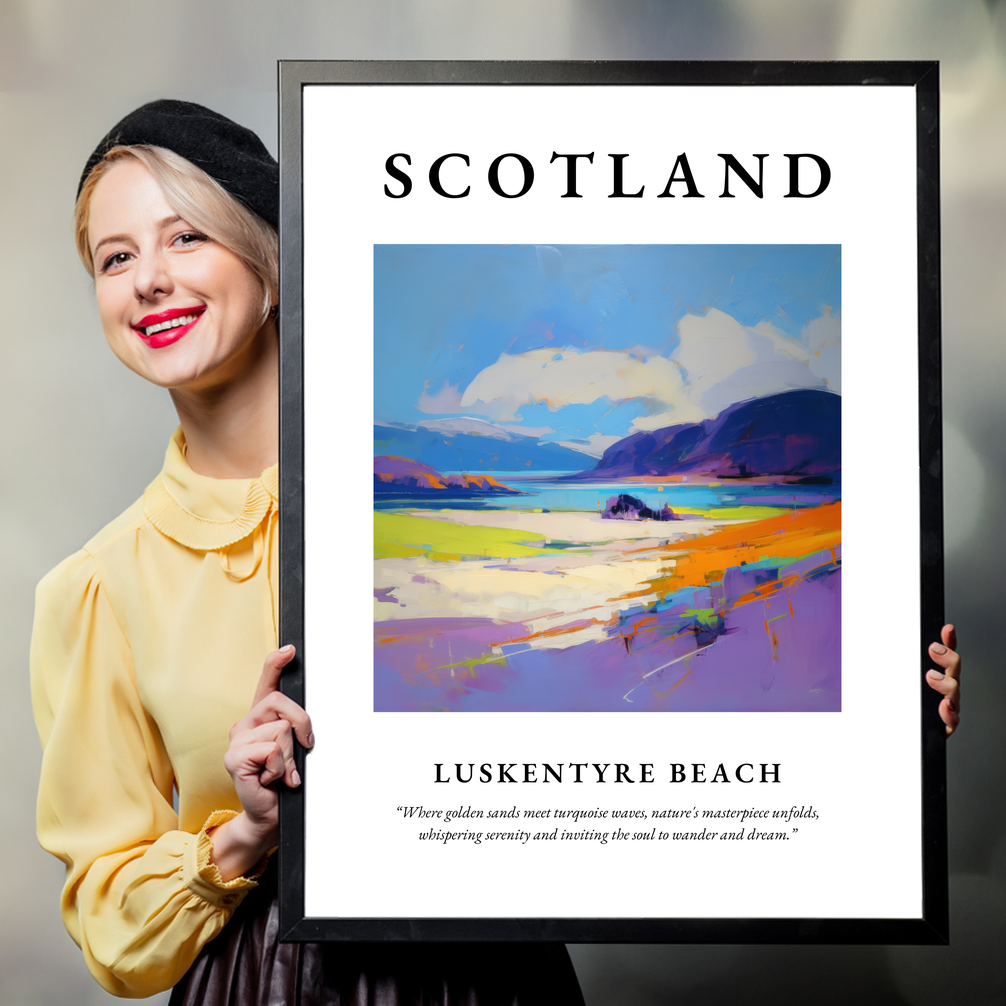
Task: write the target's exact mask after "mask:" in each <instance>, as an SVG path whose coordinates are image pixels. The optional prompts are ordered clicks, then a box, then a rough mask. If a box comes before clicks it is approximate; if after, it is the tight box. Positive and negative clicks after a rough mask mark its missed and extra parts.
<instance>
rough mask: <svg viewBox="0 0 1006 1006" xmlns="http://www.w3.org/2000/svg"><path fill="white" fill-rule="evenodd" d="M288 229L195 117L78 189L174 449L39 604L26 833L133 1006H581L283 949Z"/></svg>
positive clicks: (126, 347)
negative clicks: (279, 641) (281, 332)
mask: <svg viewBox="0 0 1006 1006" xmlns="http://www.w3.org/2000/svg"><path fill="white" fill-rule="evenodd" d="M277 221H278V172H277V166H276V163H275V161H274V160H273V159H272V158H271V157H270V155H269V154H268V152H267V151H266V149H265V147H264V146H263V145H262V143H261V141H260V140H259V139H258V137H256V136H255V135H254V134H253V133H251V132H250V131H249V130H246V129H244V128H242V127H241V126H238V125H237V124H236V123H233V122H231V121H230V120H229V119H226V118H224V117H223V116H219V115H217V114H216V113H213V112H211V111H209V110H208V109H205V108H202V107H200V106H198V105H192V104H189V103H187V102H178V101H159V102H153V103H152V104H150V105H145V106H144V107H142V108H140V109H138V110H137V111H135V112H133V113H131V114H130V115H129V116H127V117H126V118H125V119H123V120H122V121H121V122H120V123H118V125H117V126H115V127H114V129H113V130H112V131H111V132H110V133H109V134H108V135H107V136H106V137H105V138H104V140H102V142H101V144H99V146H98V148H97V150H96V151H95V152H94V154H93V155H92V157H91V158H90V160H89V161H88V164H87V166H86V167H85V170H84V174H83V176H82V179H81V185H80V189H79V191H78V201H77V211H76V236H77V246H78V251H79V253H80V255H81V258H82V260H83V262H84V264H85V266H86V267H87V268H88V270H89V272H91V275H92V276H93V277H94V283H95V293H96V296H97V301H98V308H99V313H100V315H101V321H102V327H103V328H104V331H105V336H106V338H107V340H108V343H109V345H110V346H111V348H112V350H113V351H114V352H115V354H116V355H117V356H118V357H119V359H120V360H122V362H123V363H125V365H126V366H127V367H129V368H130V369H131V370H133V371H134V372H136V373H137V374H139V375H140V376H141V377H144V378H146V379H147V380H149V381H152V382H153V383H155V384H157V385H159V386H161V387H164V388H167V389H168V391H169V393H170V394H171V397H172V401H173V403H174V405H175V408H176V410H177V412H178V417H179V422H180V426H179V429H178V430H177V431H176V433H175V435H174V436H173V437H172V439H171V442H170V444H169V446H168V451H167V455H166V458H165V464H164V469H163V470H162V472H161V474H160V475H159V476H158V477H157V478H156V479H155V480H154V482H153V483H151V485H150V486H149V487H148V488H147V490H146V492H145V493H144V495H143V497H142V499H140V500H139V501H137V503H135V504H134V505H133V506H132V507H130V508H129V509H128V510H127V511H126V512H125V513H124V514H122V515H121V516H120V517H119V518H117V519H116V520H115V521H113V522H112V523H111V524H109V525H108V526H107V527H106V528H104V529H103V530H102V531H100V532H99V533H98V534H97V535H96V536H95V537H94V538H92V539H91V541H90V542H88V543H87V544H86V545H85V546H84V548H83V549H82V550H81V551H80V552H78V553H76V554H75V555H73V556H70V557H69V558H68V559H67V560H66V561H64V562H63V563H62V564H60V566H58V567H57V568H56V569H55V570H53V572H52V573H50V574H49V575H48V576H47V577H46V578H45V579H44V580H43V581H42V583H41V584H40V585H39V589H38V596H37V602H36V620H35V629H34V634H33V638H32V692H33V702H34V706H35V716H36V722H37V724H38V728H39V734H40V736H41V739H42V743H43V746H44V756H43V764H42V779H41V785H40V792H39V803H38V831H39V839H40V841H41V843H42V845H43V846H44V847H45V848H46V849H47V850H49V851H50V852H52V853H53V854H54V855H56V856H58V857H59V858H60V859H61V860H62V861H63V862H64V863H65V864H66V884H65V886H64V889H63V896H62V910H63V918H64V921H65V923H66V926H67V929H68V930H69V932H70V934H71V936H72V937H73V938H74V939H75V940H76V941H77V943H78V944H79V945H80V946H81V948H82V950H83V952H84V955H85V959H86V961H87V965H88V967H89V968H90V970H91V972H92V974H93V975H94V976H95V978H96V979H97V980H98V981H99V982H100V984H101V985H102V986H103V987H104V988H105V989H107V990H108V991H110V992H112V993H114V994H116V995H121V996H149V995H152V994H153V993H156V992H159V991H161V990H164V989H167V988H170V987H172V986H175V991H174V993H173V995H172V1003H179V1004H181V1003H192V1004H195V1003H201V1004H214V1003H232V1002H233V1003H259V1002H262V1003H265V1002H268V1003H303V1004H305V1006H307V1004H312V1006H313V1004H321V1003H325V1004H329V1003H331V1004H338V1003H344V1002H349V1001H350V1000H351V1001H353V1002H357V1001H363V1002H367V1001H371V1000H372V999H373V998H374V997H375V996H376V997H378V998H379V999H380V1001H381V1002H382V1003H387V1004H388V1006H393V1004H396V1003H410V1004H411V1003H417V1004H418V1003H420V1002H422V1003H429V1004H431V1006H432V1004H435V1003H443V1004H445V1006H446V1004H448V1003H452V1004H453V1003H455V1002H464V1003H466V1004H468V1003H471V1004H473V1006H474V1004H486V1003H497V1002H499V1003H501V1004H502V1003H505V1004H507V1006H509V1004H511V1003H513V1002H517V1003H519V1004H521V1006H526V1004H532V1003H542V1004H544V1003H548V1004H550V1006H562V1004H567V1003H568V1004H582V998H581V996H580V991H579V987H578V985H577V983H576V978H575V974H574V973H573V970H572V966H571V964H570V962H569V958H568V955H567V954H566V952H565V949H564V948H563V947H562V946H561V945H533V946H524V945H520V946H503V945H500V946H493V945H464V944H459V945H426V946H422V945H392V944H387V945H376V946H367V945H359V944H354V945H349V946H342V945H331V946H325V945H304V946H298V945H289V944H278V943H277V931H276V930H277V919H276V908H275V897H274V879H273V874H274V870H271V869H270V868H269V853H270V851H271V850H272V849H273V848H274V847H275V845H276V842H277V802H278V797H277V792H276V786H277V785H286V786H292V787H296V786H298V785H300V779H299V777H298V774H297V770H296V767H295V765H294V761H293V744H294V740H293V738H294V737H295V736H296V738H297V740H298V741H299V742H300V743H301V744H303V745H305V746H306V747H310V746H311V745H312V744H313V736H312V733H311V721H310V718H309V717H308V716H307V714H306V712H305V711H304V710H303V709H301V708H300V707H299V706H297V705H296V704H295V703H293V702H292V701H291V700H290V699H288V698H286V697H285V696H284V695H282V694H281V693H280V692H279V691H278V690H277V682H278V680H279V675H280V673H281V671H282V669H283V667H284V666H285V665H286V664H287V663H288V662H289V660H290V659H291V658H292V657H293V650H292V648H291V647H284V648H282V649H279V650H276V649H274V647H275V646H276V625H277V609H276V603H277V593H276V589H275V588H276V584H277V536H276V527H277V519H278V517H277V469H276V461H277V451H278V448H277V444H278V411H277V403H278V344H277V331H276V322H275V314H276V303H277V240H276V231H275V228H276V224H277ZM263 658H264V659H265V663H264V667H263ZM260 670H261V673H260ZM249 710H250V711H249ZM232 724H233V726H232ZM173 791H174V792H175V793H176V794H177V809H176V808H175V806H173V802H174V801H173ZM332 868H333V869H338V868H339V864H337V863H334V864H333V865H332Z"/></svg>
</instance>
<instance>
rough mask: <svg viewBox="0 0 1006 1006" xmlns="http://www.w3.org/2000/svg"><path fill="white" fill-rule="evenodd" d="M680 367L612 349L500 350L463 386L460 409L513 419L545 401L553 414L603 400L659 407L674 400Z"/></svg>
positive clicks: (661, 359) (678, 390)
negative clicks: (643, 402) (645, 402)
mask: <svg viewBox="0 0 1006 1006" xmlns="http://www.w3.org/2000/svg"><path fill="white" fill-rule="evenodd" d="M683 389H684V384H683V381H682V379H681V371H680V369H679V368H678V367H677V366H676V365H675V364H674V363H673V362H672V361H671V360H668V359H667V358H666V357H662V356H655V357H651V358H650V359H649V360H643V359H639V358H638V357H636V356H634V355H632V354H630V353H624V352H616V351H614V350H604V349H601V350H586V351H583V352H581V351H579V350H576V349H572V348H567V349H561V350H553V349H532V350H529V351H528V352H526V353H514V354H512V355H511V354H509V353H503V354H501V356H500V358H499V359H498V360H497V361H496V362H495V363H493V364H490V365H489V366H488V367H486V368H485V369H484V370H482V371H480V372H479V373H478V374H477V375H476V377H475V379H474V380H473V381H472V382H471V384H469V385H468V387H467V388H466V389H465V392H464V395H463V396H462V398H461V408H462V409H468V410H471V411H474V412H478V413H481V414H482V415H486V416H490V417H491V418H493V419H495V420H497V421H504V420H512V419H514V418H515V417H516V412H517V410H518V409H519V408H520V407H521V406H522V405H528V404H533V403H545V404H546V405H548V407H549V408H550V409H551V410H552V411H553V412H554V411H556V410H557V409H561V408H562V407H563V406H566V405H586V404H589V403H591V402H596V401H597V400H598V399H599V398H606V399H608V400H609V401H612V402H624V401H627V400H629V399H633V398H640V399H647V400H649V401H651V402H655V403H657V404H658V406H670V405H671V404H672V403H674V402H675V401H678V400H679V399H680V398H681V396H682V392H683Z"/></svg>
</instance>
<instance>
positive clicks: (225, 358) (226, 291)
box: [87, 158, 275, 392]
mask: <svg viewBox="0 0 1006 1006" xmlns="http://www.w3.org/2000/svg"><path fill="white" fill-rule="evenodd" d="M87 238H88V245H89V247H90V250H91V255H92V257H93V259H94V285H95V292H96V294H97V299H98V311H99V313H100V315H101V323H102V327H103V328H104V330H105V338H106V339H107V340H108V344H109V346H111V348H112V351H113V352H114V353H115V355H116V356H117V357H118V358H119V359H120V360H121V361H122V362H123V363H124V364H125V365H126V366H127V367H129V369H130V370H132V371H134V372H135V373H137V374H139V375H140V376H141V377H144V378H146V379H147V380H148V381H151V382H153V383H154V384H157V385H160V386H161V387H164V388H172V389H178V390H188V391H193V392H199V391H203V390H207V389H210V388H213V387H215V386H219V385H222V384H226V383H228V382H230V381H233V380H235V379H239V378H240V376H241V374H242V373H243V372H244V371H245V370H246V369H247V368H249V367H251V366H252V364H253V361H254V360H255V359H256V358H257V357H258V356H259V354H260V352H261V346H260V345H258V343H260V342H261V341H262V340H264V339H268V338H275V328H274V326H273V325H272V324H271V323H267V324H266V325H264V326H263V325H262V297H263V288H262V283H261V282H260V280H259V279H258V277H257V276H256V275H255V273H254V272H252V270H251V269H250V268H249V267H248V266H247V265H245V263H244V262H243V261H242V260H241V259H240V258H239V257H238V256H237V255H236V254H235V253H234V252H232V251H230V250H229V249H228V248H225V247H224V246H223V245H221V244H219V243H218V242H216V241H214V240H212V239H211V238H208V237H207V236H206V235H205V234H202V233H200V232H199V231H197V230H195V229H194V228H193V227H191V226H190V225H189V224H188V223H187V222H186V221H184V220H182V219H181V218H180V217H179V216H178V214H177V213H175V211H174V210H173V209H172V208H171V206H170V205H169V204H168V201H167V199H166V198H165V195H164V193H163V191H162V190H161V188H160V186H159V185H158V184H157V182H156V181H155V180H154V177H153V175H152V174H151V173H150V171H149V170H148V169H147V168H146V167H145V166H144V165H143V164H141V163H140V162H139V161H137V160H135V159H132V158H124V159H122V160H119V161H116V162H115V163H114V164H112V165H111V166H110V167H109V169H108V170H107V171H106V172H105V174H104V175H103V176H102V177H101V179H100V180H99V181H98V183H97V185H96V186H95V188H94V192H93V195H92V196H91V201H90V208H89V215H88V228H87Z"/></svg>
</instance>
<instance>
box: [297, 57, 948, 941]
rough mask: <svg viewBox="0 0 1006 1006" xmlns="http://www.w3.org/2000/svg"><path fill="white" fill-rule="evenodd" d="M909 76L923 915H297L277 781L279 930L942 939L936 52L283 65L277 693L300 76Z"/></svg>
mask: <svg viewBox="0 0 1006 1006" xmlns="http://www.w3.org/2000/svg"><path fill="white" fill-rule="evenodd" d="M345 84H353V85H360V84H369V85H377V86H379V85H389V84H394V85H403V84H404V85H415V86H421V85H432V86H450V85H454V84H467V85H486V86H506V85H510V86H520V85H525V86H527V85H535V86H543V85H544V86H548V85H552V86H555V85H581V86H591V85H593V86H597V85H636V86H640V85H644V86H646V85H648V86H675V85H677V86H685V85H689V86H761V87H764V86H770V87H785V86H790V87H792V86H807V85H819V86H823V85H836V86H864V87H884V86H902V87H904V86H911V87H914V88H915V94H916V106H915V107H916V155H917V156H916V171H917V214H916V222H917V232H918V326H919V330H918V340H919V344H918V345H919V356H918V359H919V374H918V380H919V388H918V393H919V483H920V485H919V489H920V565H921V590H920V605H921V620H920V626H921V638H920V640H919V669H920V673H919V689H920V694H921V697H922V702H921V711H922V725H921V735H920V736H921V748H920V758H921V764H922V820H921V822H920V840H921V843H922V871H923V877H922V892H923V899H922V900H923V904H922V915H921V918H918V919H831V918H823V919H792V918H782V919H780V918H770V919H757V918H668V919H634V918H599V919H597V918H561V919H543V918H528V919H518V918H477V919H463V918H415V919H402V918H391V919H389V918H319V917H308V916H306V915H305V912H304V904H305V900H304V883H305V872H304V864H305V807H306V804H305V801H306V799H307V796H306V791H307V790H308V789H309V786H310V781H309V763H308V764H305V757H304V754H305V752H304V750H303V749H302V748H300V746H299V745H297V751H296V760H297V766H298V769H299V771H300V774H301V778H302V779H303V780H304V784H303V785H302V786H301V787H300V788H299V789H296V790H288V789H285V788H284V789H282V790H281V793H280V844H279V919H280V932H281V933H282V934H283V936H282V939H283V940H284V941H292V942H303V941H353V940H367V941H411V940H423V941H462V942H479V941H489V940H492V941H522V942H533V941H557V942H566V943H605V942H610V943H749V944H773V943H779V944H782V943H786V944H793V943H806V944H829V943H830V944H944V943H947V942H949V891H948V882H947V826H946V825H947V813H946V749H945V744H946V738H945V734H944V730H943V724H942V722H941V721H940V719H939V715H938V712H937V707H938V705H939V700H940V696H939V695H937V694H936V693H935V692H934V691H933V690H932V689H930V688H928V687H927V686H926V684H925V680H924V677H925V670H926V668H927V667H928V666H929V658H928V642H929V641H930V640H934V639H939V633H940V628H941V627H942V625H943V609H944V587H943V478H942V406H941V350H940V205H939V64H938V63H936V62H851V61H850V62H714V61H709V62H688V61H684V62H620V61H616V62H490V61H486V62H476V61H471V62H467V61H466V62H453V61H422V62H409V61H328V60H321V61H300V60H297V61H294V60H281V61H280V63H279V138H280V140H279V149H280V157H279V160H280V512H281V513H282V520H281V522H280V625H279V636H280V641H281V642H282V643H284V644H285V643H293V644H295V645H296V647H297V656H296V658H295V659H294V661H293V662H292V663H291V664H290V665H289V666H288V668H287V670H286V671H285V672H284V675H283V678H282V682H281V687H282V689H283V691H284V692H285V693H286V694H287V695H289V696H290V697H291V698H293V699H294V700H295V701H296V702H299V703H300V704H302V705H303V704H304V703H305V698H306V673H305V667H306V661H307V657H308V654H307V653H306V652H305V649H304V563H305V554H304V355H303V331H304V326H303V321H304V315H303V276H304V270H303V217H302V211H303V173H302V172H303V162H302V153H303V147H302V140H303V134H302V110H303V90H304V87H305V86H308V85H331V86H338V85H345Z"/></svg>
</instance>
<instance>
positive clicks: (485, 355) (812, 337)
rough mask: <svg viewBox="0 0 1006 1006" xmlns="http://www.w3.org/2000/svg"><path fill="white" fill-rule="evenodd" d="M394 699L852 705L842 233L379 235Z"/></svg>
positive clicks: (385, 665)
mask: <svg viewBox="0 0 1006 1006" xmlns="http://www.w3.org/2000/svg"><path fill="white" fill-rule="evenodd" d="M374 360H375V363H374V396H375V405H374V408H375V417H374V611H375V614H374V708H375V710H377V711H457V712H476V711H494V712H504V711H521V712H528V711H603V712H617V711H624V712H646V711H650V712H652V711H677V712H685V711H748V712H754V711H760V712H767V711H779V712H785V711H793V712H810V711H837V710H839V709H840V708H841V512H842V510H841V508H842V503H841V483H842V455H841V414H842V410H841V249H840V248H839V247H838V246H834V245H797V246H792V245H785V246H784V245H763V246H756V245H737V246H721V245H600V246H587V245H573V246H557V247H551V246H540V245H539V246H523V247H522V246H488V245H434V246H418V245H378V246H375V249H374Z"/></svg>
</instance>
